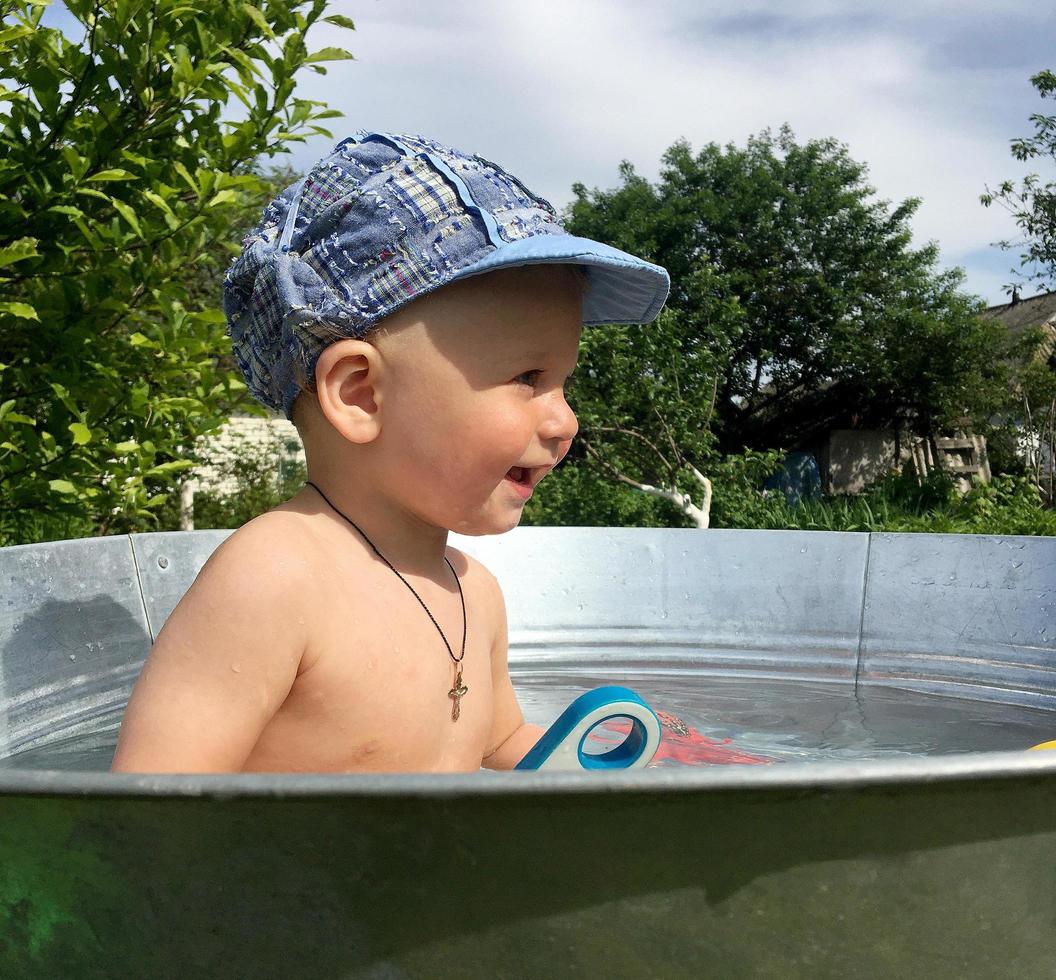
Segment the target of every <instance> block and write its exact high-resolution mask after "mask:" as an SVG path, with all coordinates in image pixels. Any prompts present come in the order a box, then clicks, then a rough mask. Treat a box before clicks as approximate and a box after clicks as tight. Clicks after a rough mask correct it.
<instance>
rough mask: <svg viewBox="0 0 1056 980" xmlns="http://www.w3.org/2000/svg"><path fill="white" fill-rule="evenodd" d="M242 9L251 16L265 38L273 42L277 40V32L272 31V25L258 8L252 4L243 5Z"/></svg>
mask: <svg viewBox="0 0 1056 980" xmlns="http://www.w3.org/2000/svg"><path fill="white" fill-rule="evenodd" d="M242 9H243V10H244V11H245V12H246V13H247V14H249V17H250V19H251V20H252V21H253V23H254V24H256V25H257V27H259V28H260V29H261V31H262V32H263V33H264V36H265V37H267V38H270V39H271V40H272V41H274V40H276V38H275V32H274V31H273V30H272V29H271V25H270V24H269V23H268V22H267V20H266V19H265V17H264V14H263V13H262V12H261V11H260V10H259V9H258V8H257V7H254V6H253V5H252V4H250V3H243V4H242Z"/></svg>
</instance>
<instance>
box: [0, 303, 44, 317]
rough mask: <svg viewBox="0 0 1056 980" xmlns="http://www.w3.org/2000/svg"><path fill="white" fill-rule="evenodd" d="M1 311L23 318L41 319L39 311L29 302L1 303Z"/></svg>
mask: <svg viewBox="0 0 1056 980" xmlns="http://www.w3.org/2000/svg"><path fill="white" fill-rule="evenodd" d="M0 313H9V314H11V316H17V317H19V318H20V319H22V320H37V321H38V322H39V320H40V317H39V316H37V311H36V310H35V309H34V308H33V307H32V306H30V305H29V304H28V303H0Z"/></svg>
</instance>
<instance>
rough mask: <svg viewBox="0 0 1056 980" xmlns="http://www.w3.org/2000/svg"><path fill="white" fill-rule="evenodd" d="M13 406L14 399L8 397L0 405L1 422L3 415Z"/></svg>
mask: <svg viewBox="0 0 1056 980" xmlns="http://www.w3.org/2000/svg"><path fill="white" fill-rule="evenodd" d="M14 407H15V399H14V398H10V399H8V400H7V401H6V402H4V404H3V405H0V422H3V420H4V416H5V415H7V413H8V412H10V411H11V409H13V408H14Z"/></svg>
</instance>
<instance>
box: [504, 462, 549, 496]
mask: <svg viewBox="0 0 1056 980" xmlns="http://www.w3.org/2000/svg"><path fill="white" fill-rule="evenodd" d="M551 469H553V467H552V466H551V465H550V464H544V465H542V466H511V467H510V469H509V471H508V472H507V473H506V477H505V479H507V480H509V481H510V483H512V484H514V485H515V486H516V487H517V488H518V492H520V493H521V494H522V495H525V496H527V497H530V496H531V495H532V490H533V489H535V487H536V485H537V484H538V483H539V481H540V480H541V479H542V478H543V477H544V476H546V474H547V473H549V472H550V470H551Z"/></svg>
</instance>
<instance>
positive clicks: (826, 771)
mask: <svg viewBox="0 0 1056 980" xmlns="http://www.w3.org/2000/svg"><path fill="white" fill-rule="evenodd" d="M1030 777H1035V778H1045V777H1056V752H1044V751H1043V752H1029V751H1027V750H1023V751H1002V752H964V753H959V754H956V755H942V756H934V755H933V756H926V757H923V758H906V759H872V760H863V761H860V762H836V763H830V762H825V763H816V762H806V763H797V762H789V763H781V764H775V765H770V766H723V767H712V768H699V769H698V768H690V769H667V770H658V769H650V770H635V771H628V772H606V773H604V774H601V775H599V774H598V773H588V772H554V773H541V772H530V773H521V772H487V773H435V774H434V773H344V774H336V773H209V774H199V773H159V774H143V773H110V772H83V773H81V772H78V773H70V772H60V771H56V770H30V769H26V770H9V771H4V772H0V795H12V796H40V797H55V796H65V797H94V798H107V797H112V798H122V799H128V798H146V799H153V798H157V797H180V798H184V799H214V800H231V799H266V798H277V799H297V798H342V797H348V798H350V799H352V798H360V797H385V798H389V799H393V798H403V799H413V798H427V799H465V798H470V797H476V796H481V795H486V796H508V797H521V796H538V795H539V794H547V795H556V796H560V795H572V794H574V795H593V794H608V795H613V794H623V793H628V794H633V793H645V792H647V793H650V794H654V793H660V794H668V793H681V794H685V793H723V792H729V791H735V792H743V791H746V790H748V791H752V790H754V791H764V792H765V791H787V790H798V791H818V790H821V791H824V790H834V791H843V790H854V789H858V788H864V787H883V786H889V787H891V788H896V787H905V786H911V785H924V784H933V783H952V782H960V781H967V780H1001V779H1022V778H1030Z"/></svg>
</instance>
